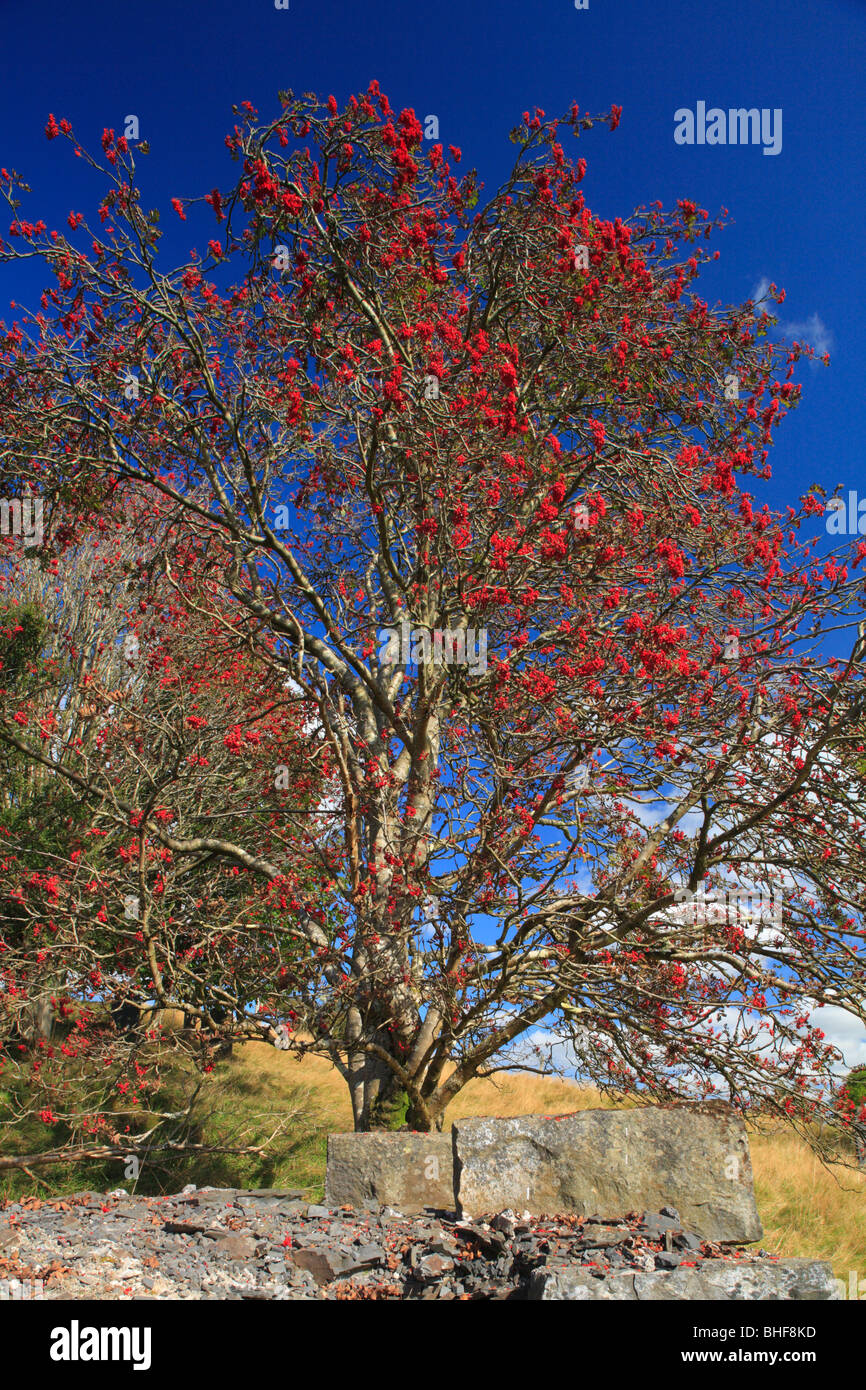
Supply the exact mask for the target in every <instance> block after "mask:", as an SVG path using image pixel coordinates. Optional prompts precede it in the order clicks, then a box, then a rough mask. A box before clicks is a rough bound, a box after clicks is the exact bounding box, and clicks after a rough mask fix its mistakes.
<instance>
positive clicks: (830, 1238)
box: [0, 1043, 866, 1280]
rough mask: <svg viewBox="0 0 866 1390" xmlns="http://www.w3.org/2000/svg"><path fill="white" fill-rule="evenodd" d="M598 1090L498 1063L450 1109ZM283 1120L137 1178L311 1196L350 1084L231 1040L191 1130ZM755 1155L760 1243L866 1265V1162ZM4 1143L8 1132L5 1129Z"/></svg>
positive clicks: (97, 1185) (60, 1185) (566, 1099)
mask: <svg viewBox="0 0 866 1390" xmlns="http://www.w3.org/2000/svg"><path fill="white" fill-rule="evenodd" d="M605 1104H607V1102H605V1101H604V1100H601V1099H600V1098H599V1097H598V1096H597V1095H596V1093H595V1092H593V1091H591V1090H587V1089H583V1088H581V1087H579V1086H577V1085H575V1084H574V1083H572V1082H569V1081H555V1080H544V1079H542V1078H539V1077H535V1076H530V1075H526V1074H512V1073H501V1074H499V1075H498V1076H496V1077H492V1078H489V1079H486V1080H483V1081H473V1082H471V1083H470V1084H469V1085H468V1086H467V1087H466V1088H465V1089H464V1090H463V1091H462V1092H461V1094H460V1095H459V1096H458V1097H457V1099H456V1100H455V1102H454V1104H453V1105H452V1106H451V1107H450V1109H449V1111H448V1117H447V1120H448V1121H453V1120H455V1119H458V1118H459V1117H460V1116H461V1115H526V1114H564V1113H567V1112H569V1111H573V1110H583V1109H588V1108H590V1107H592V1106H598V1105H605ZM281 1118H282V1119H285V1120H286V1124H285V1128H284V1130H283V1132H282V1133H280V1134H278V1135H277V1137H276V1139H275V1141H274V1144H273V1150H272V1152H271V1153H270V1154H269V1156H267V1157H257V1156H255V1155H253V1156H244V1157H235V1156H231V1155H225V1156H218V1155H217V1156H215V1155H202V1156H198V1157H193V1158H189V1159H185V1160H183V1161H182V1162H179V1161H177V1160H170V1161H168V1162H165V1163H163V1164H157V1163H156V1162H154V1163H152V1164H151V1165H149V1167H147V1168H144V1169H143V1170H142V1173H141V1176H140V1178H139V1181H138V1184H137V1190H139V1191H142V1192H159V1191H177V1189H178V1187H179V1186H180V1185H182V1184H183V1183H186V1182H195V1183H197V1184H198V1185H199V1186H203V1185H204V1184H206V1183H211V1184H214V1185H217V1186H246V1187H267V1186H278V1187H299V1188H304V1189H305V1190H306V1191H307V1192H308V1193H309V1196H310V1198H311V1199H316V1198H320V1197H321V1195H322V1186H323V1181H324V1168H325V1144H326V1138H327V1135H328V1133H329V1132H331V1131H333V1130H345V1129H351V1127H352V1119H351V1110H350V1106H349V1098H348V1093H347V1091H346V1087H345V1084H344V1082H343V1080H342V1078H341V1077H340V1076H339V1074H338V1073H337V1072H336V1071H335V1070H334V1068H333V1067H332V1066H331V1065H330V1064H329V1063H327V1062H325V1061H322V1060H321V1059H319V1058H315V1057H310V1058H307V1059H305V1060H304V1061H303V1062H298V1061H297V1060H296V1059H294V1058H291V1057H288V1056H287V1055H286V1054H285V1053H282V1052H277V1051H275V1050H274V1049H273V1048H266V1047H261V1046H259V1045H257V1044H255V1043H251V1044H248V1045H246V1046H244V1047H241V1048H237V1049H236V1051H235V1057H234V1059H233V1060H232V1061H231V1062H230V1063H221V1064H220V1065H219V1066H218V1067H217V1068H216V1069H215V1071H214V1072H213V1074H212V1075H211V1076H210V1077H208V1078H207V1080H206V1082H205V1086H204V1087H203V1092H202V1116H201V1120H200V1126H199V1131H200V1132H199V1140H200V1142H205V1143H214V1142H217V1141H218V1140H222V1141H223V1142H230V1143H235V1144H241V1143H250V1142H254V1143H261V1142H262V1141H263V1140H264V1139H265V1138H267V1137H268V1136H270V1135H271V1134H272V1132H273V1130H274V1129H275V1127H276V1126H277V1124H278V1122H279V1121H280V1119H281ZM0 1119H2V1116H0ZM13 1142H14V1143H15V1145H16V1146H17V1145H21V1146H22V1147H21V1148H20V1149H19V1152H27V1151H28V1148H29V1151H30V1152H33V1151H34V1150H35V1149H36V1148H39V1147H41V1146H42V1144H44V1130H43V1131H42V1133H41V1134H40V1135H38V1136H37V1135H36V1134H33V1135H27V1134H20V1135H16V1137H15V1139H14V1141H13ZM751 1146H752V1161H753V1165H754V1170H755V1185H756V1191H757V1199H758V1209H759V1211H760V1214H761V1219H762V1221H763V1223H764V1228H765V1238H764V1242H763V1244H764V1247H765V1248H766V1249H768V1250H772V1251H774V1252H777V1253H779V1254H781V1255H807V1256H812V1257H820V1258H823V1259H827V1260H830V1261H831V1262H832V1264H833V1266H834V1269H835V1273H836V1275H837V1277H838V1278H842V1279H844V1280H847V1278H848V1272H849V1270H855V1271H857V1272H858V1273H859V1274H863V1275H864V1277H866V1173H862V1174H861V1173H851V1172H850V1171H849V1170H846V1169H843V1168H838V1169H836V1170H835V1171H831V1170H828V1169H826V1168H823V1167H822V1166H821V1164H820V1163H819V1162H818V1160H817V1159H816V1158H815V1157H814V1155H813V1154H812V1153H811V1151H810V1150H809V1149H808V1148H807V1147H806V1146H805V1145H804V1144H803V1143H802V1141H800V1140H799V1139H797V1138H796V1136H794V1135H792V1134H790V1133H789V1132H787V1131H784V1130H781V1129H778V1128H774V1129H771V1130H761V1131H754V1132H753V1133H752V1136H751ZM2 1147H3V1149H5V1151H6V1152H9V1151H10V1149H11V1147H12V1143H11V1142H7V1141H4V1143H3V1146H2ZM116 1186H122V1187H125V1188H126V1189H127V1190H132V1189H133V1187H134V1186H135V1184H133V1183H131V1182H129V1181H128V1180H127V1179H125V1177H124V1174H123V1171H122V1165H121V1164H113V1165H106V1164H90V1165H87V1166H86V1167H85V1166H84V1165H82V1166H81V1167H79V1168H78V1169H76V1170H75V1171H74V1172H70V1171H69V1170H68V1169H59V1168H55V1169H51V1170H45V1169H39V1174H38V1181H34V1180H33V1178H28V1176H27V1175H26V1174H22V1173H18V1172H16V1173H6V1174H2V1175H0V1195H2V1196H9V1197H13V1196H18V1195H20V1194H21V1193H23V1192H27V1193H38V1194H39V1195H41V1196H43V1197H44V1196H48V1195H51V1194H57V1193H60V1192H69V1191H75V1190H82V1189H84V1188H92V1189H96V1190H105V1189H107V1188H111V1187H116Z"/></svg>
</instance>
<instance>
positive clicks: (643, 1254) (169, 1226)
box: [0, 1187, 772, 1300]
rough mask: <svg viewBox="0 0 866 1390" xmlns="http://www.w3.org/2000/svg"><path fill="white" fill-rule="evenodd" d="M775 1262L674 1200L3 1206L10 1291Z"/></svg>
mask: <svg viewBox="0 0 866 1390" xmlns="http://www.w3.org/2000/svg"><path fill="white" fill-rule="evenodd" d="M771 1258H772V1257H770V1256H767V1255H766V1252H764V1251H759V1252H757V1253H755V1252H752V1251H745V1250H738V1249H735V1248H732V1247H729V1246H718V1245H712V1244H709V1243H708V1242H706V1241H702V1240H701V1239H700V1238H699V1237H698V1236H696V1235H694V1234H693V1233H691V1232H689V1231H687V1230H684V1229H683V1227H682V1224H681V1222H680V1219H679V1216H678V1214H677V1212H676V1211H675V1210H674V1209H673V1208H671V1207H665V1208H663V1209H662V1211H660V1212H641V1213H638V1212H630V1213H628V1214H627V1215H624V1216H623V1217H622V1219H619V1220H600V1219H598V1218H593V1217H591V1216H589V1217H578V1216H573V1215H567V1216H542V1217H530V1216H529V1215H528V1214H521V1213H516V1212H500V1213H498V1214H492V1215H491V1216H490V1217H488V1218H487V1219H484V1220H474V1221H459V1220H458V1219H457V1218H456V1216H455V1214H454V1213H453V1212H439V1211H433V1210H431V1209H429V1208H428V1209H425V1211H424V1212H422V1213H420V1214H413V1215H408V1214H404V1213H402V1212H398V1211H395V1210H394V1209H393V1208H390V1207H379V1206H376V1205H375V1204H373V1203H370V1204H369V1207H368V1208H365V1209H353V1208H351V1207H341V1208H340V1209H339V1210H336V1211H332V1210H329V1209H328V1208H325V1207H322V1206H316V1205H311V1204H309V1203H308V1202H307V1201H305V1200H304V1198H303V1194H301V1193H298V1192H291V1191H278V1190H267V1191H260V1192H251V1191H245V1190H237V1189H228V1188H201V1189H199V1190H196V1189H194V1188H192V1187H189V1188H184V1190H183V1192H180V1193H177V1194H176V1195H174V1196H167V1197H139V1196H128V1195H127V1194H126V1193H125V1192H120V1191H116V1192H112V1193H109V1194H107V1195H99V1194H94V1193H78V1194H76V1195H75V1196H73V1197H69V1198H67V1199H64V1200H57V1201H42V1200H40V1199H38V1198H28V1199H25V1200H24V1201H23V1202H7V1203H4V1204H2V1205H0V1298H3V1299H8V1298H20V1297H22V1296H33V1293H34V1292H36V1293H37V1294H38V1293H39V1292H40V1290H39V1287H38V1286H37V1285H34V1283H33V1281H36V1280H41V1281H42V1287H41V1296H42V1297H43V1298H45V1299H117V1300H125V1299H246V1298H256V1299H308V1300H309V1299H316V1300H321V1299H331V1300H342V1299H405V1300H418V1299H420V1300H429V1299H506V1298H517V1299H520V1298H525V1296H526V1290H527V1286H528V1283H529V1276H530V1274H531V1273H532V1271H533V1270H534V1269H538V1268H539V1267H540V1266H544V1265H546V1264H548V1263H551V1264H552V1263H556V1264H558V1265H560V1264H562V1263H563V1262H564V1261H565V1262H568V1263H572V1262H573V1263H574V1265H575V1266H582V1267H583V1268H585V1269H586V1270H588V1271H590V1272H591V1273H592V1274H594V1275H595V1276H596V1277H598V1278H599V1279H604V1278H605V1277H606V1275H607V1274H608V1273H618V1272H624V1271H628V1270H634V1271H640V1272H643V1273H649V1272H651V1271H653V1270H672V1269H676V1268H680V1267H689V1266H691V1267H694V1266H696V1265H702V1264H704V1263H705V1262H709V1261H724V1262H725V1263H728V1264H729V1263H730V1262H731V1261H740V1262H747V1263H749V1264H754V1263H763V1262H764V1261H766V1260H768V1259H771ZM28 1281H29V1282H28Z"/></svg>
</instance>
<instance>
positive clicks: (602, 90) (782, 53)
mask: <svg viewBox="0 0 866 1390" xmlns="http://www.w3.org/2000/svg"><path fill="white" fill-rule="evenodd" d="M289 6H290V7H289V9H288V10H277V9H276V8H275V5H274V0H243V2H242V3H229V0H209V3H208V4H205V5H202V4H195V5H193V4H191V3H190V0H151V3H149V4H148V5H146V6H139V5H124V4H117V3H116V0H114V3H109V2H108V0H76V4H75V5H74V6H69V7H61V6H56V7H51V8H50V9H44V8H43V7H36V6H34V5H33V4H32V0H0V23H2V45H0V51H2V58H0V71H2V81H0V164H3V165H6V166H7V167H8V166H13V167H15V168H16V169H18V170H19V171H20V172H22V173H23V174H24V175H25V176H26V177H27V178H28V179H29V182H30V183H31V186H32V187H33V190H34V193H33V196H32V198H31V199H28V201H27V203H26V205H25V208H24V210H23V215H25V216H29V215H31V214H32V215H33V217H34V218H35V217H38V216H43V217H44V218H45V220H46V221H47V222H48V224H49V226H53V225H58V224H59V223H60V222H62V221H63V220H64V219H65V217H66V215H67V213H68V212H69V211H70V209H71V208H87V209H88V210H89V207H90V199H89V198H88V197H87V195H86V192H85V190H86V189H87V188H90V189H92V190H93V194H94V195H95V191H96V189H95V185H94V183H93V182H92V181H91V180H90V179H89V178H88V177H86V171H85V170H84V169H83V168H82V165H81V164H80V163H79V162H78V161H77V160H75V159H74V158H73V157H72V156H71V152H70V150H69V147H68V145H67V144H66V142H65V141H56V142H54V143H53V144H49V143H48V142H47V141H46V140H45V138H44V134H43V127H44V124H45V120H46V117H47V115H48V112H49V111H53V112H54V113H55V115H56V116H57V117H58V118H59V117H60V116H65V117H66V118H67V119H69V120H71V121H72V123H73V125H74V127H75V129H76V131H77V133H78V134H79V137H80V138H81V139H82V140H83V141H84V143H85V144H87V145H97V144H98V140H99V137H100V135H101V133H102V129H103V127H104V126H106V125H108V126H114V127H115V128H116V129H118V130H120V129H122V128H123V122H124V118H125V116H127V115H128V114H130V113H132V114H135V115H137V116H138V117H139V121H140V126H141V134H142V137H143V138H146V139H148V141H149V142H150V146H151V151H152V153H151V155H150V158H149V159H148V160H147V161H143V163H144V165H145V168H146V170H147V174H146V184H145V190H146V197H147V199H148V201H149V204H150V205H160V206H163V207H164V208H165V215H164V219H163V225H164V227H166V229H167V230H168V231H169V235H168V236H166V238H165V241H164V243H163V245H164V248H165V250H166V251H167V252H170V253H171V254H172V259H174V257H175V256H176V258H177V259H181V258H183V256H184V255H185V252H186V251H187V249H188V241H189V240H191V236H192V234H191V233H190V232H188V231H186V229H185V228H183V227H182V226H181V225H180V224H177V223H176V221H175V219H174V217H173V215H172V213H171V209H170V206H169V199H170V198H171V197H173V196H178V195H194V194H199V193H203V192H206V191H207V190H209V189H210V188H212V187H213V186H214V185H215V184H216V185H219V186H222V187H225V186H226V185H227V184H228V183H230V182H231V181H233V178H234V177H235V175H236V172H237V171H236V166H235V165H233V164H232V162H231V161H230V159H229V158H228V153H227V151H226V150H225V148H224V145H223V136H224V134H225V132H226V131H227V130H228V129H230V127H231V125H232V123H233V122H232V118H231V112H230V107H231V105H232V103H233V102H239V101H242V100H245V99H246V100H250V101H252V102H253V103H254V104H255V105H256V106H257V107H258V108H259V109H260V110H261V111H262V113H263V114H265V113H269V112H270V111H272V110H274V111H275V110H276V93H277V91H278V90H279V89H280V88H281V87H291V88H292V89H294V90H295V91H299V92H300V91H317V92H321V93H323V94H328V93H331V92H333V93H334V95H335V96H336V97H337V98H338V100H339V101H341V102H342V100H343V99H344V98H345V97H346V96H347V95H348V94H349V93H350V92H351V91H358V90H360V89H361V88H364V87H366V86H367V84H368V82H369V81H370V79H371V78H373V77H375V78H377V79H378V80H379V82H380V83H381V85H382V87H383V89H384V90H385V91H386V92H387V93H388V95H389V97H390V99H391V101H392V104H393V105H395V106H397V107H398V108H399V107H402V106H412V107H414V108H415V111H416V113H417V114H418V115H419V116H422V117H423V116H425V115H427V114H430V113H432V114H436V115H437V116H438V117H439V120H440V130H441V136H442V139H443V141H445V142H446V143H447V142H453V143H454V144H457V145H459V146H461V148H462V149H463V151H464V164H463V167H464V168H466V167H467V166H471V165H474V166H475V167H477V168H478V170H479V173H480V175H481V177H482V179H483V180H484V182H485V183H486V185H487V188H488V189H489V190H490V191H491V192H492V190H493V188H494V187H495V185H496V184H497V183H498V182H499V181H500V180H501V179H502V178H503V177H504V175H505V173H506V171H507V168H508V163H509V159H510V156H511V154H512V153H513V147H512V146H511V145H510V144H509V143H508V139H507V134H508V131H509V130H510V129H511V127H512V126H513V125H514V124H516V123H517V121H518V119H519V117H520V114H521V113H522V111H523V110H524V109H525V108H526V107H528V106H535V105H538V106H541V107H542V108H543V109H544V110H545V111H546V112H548V113H549V114H552V113H554V112H559V111H564V110H565V109H566V108H567V107H568V105H569V104H570V103H571V101H572V100H576V101H577V102H578V103H579V105H580V107H581V109H582V110H589V111H592V112H595V111H601V110H607V109H608V108H609V107H610V105H611V104H612V103H616V104H617V105H621V106H622V107H623V117H622V123H621V125H620V127H619V129H618V130H617V131H616V132H615V133H614V134H611V133H610V132H608V131H607V130H606V129H604V128H599V129H597V130H595V131H593V132H591V133H590V134H589V135H588V136H586V137H583V138H582V140H581V143H580V146H579V152H580V153H581V154H582V155H583V156H584V157H586V158H587V159H588V162H589V169H588V173H587V177H586V179H585V181H584V185H583V186H584V190H585V194H586V197H587V201H588V202H589V204H590V206H591V207H592V208H593V211H595V212H597V213H599V214H601V215H604V216H610V217H612V216H615V215H621V216H624V215H627V214H628V213H629V211H631V210H632V209H633V208H634V207H635V206H636V205H637V204H639V203H646V202H649V201H651V200H653V199H654V198H660V199H662V201H663V202H664V203H665V204H666V205H667V204H670V203H671V202H673V201H674V200H675V199H677V198H681V197H691V198H693V199H694V200H695V201H696V202H697V203H698V205H699V206H701V207H705V208H707V209H709V211H710V212H711V213H715V212H716V211H717V210H718V209H719V208H720V207H722V206H725V207H727V208H728V209H729V210H730V214H731V217H732V219H733V224H732V225H731V226H730V227H729V228H728V229H727V230H726V231H725V232H724V233H722V234H721V236H720V237H719V238H718V239H717V240H716V241H715V242H714V245H716V246H717V247H718V248H719V249H720V250H721V253H722V254H721V259H720V261H719V262H717V263H716V264H715V265H714V266H712V267H711V268H710V269H709V270H708V271H707V272H706V273H705V274H704V275H703V276H702V278H701V280H700V281H699V283H698V289H699V292H700V293H702V294H703V296H704V297H705V298H707V299H708V300H709V301H710V303H711V304H713V303H715V302H716V301H717V300H721V301H722V302H724V303H728V302H734V301H740V300H742V299H744V298H747V297H749V296H750V295H751V294H752V293H753V291H754V289H755V286H756V285H757V284H758V283H759V282H760V281H761V280H762V279H765V280H774V281H775V282H776V283H777V284H778V285H780V286H784V287H785V289H786V291H787V300H786V303H785V304H784V306H783V307H782V310H781V311H780V312H781V313H782V314H783V315H784V319H785V321H786V322H787V323H789V324H797V325H801V326H802V325H805V324H810V325H812V334H813V338H814V339H815V341H816V342H817V343H818V345H820V346H821V347H822V348H823V347H825V346H828V345H829V347H830V352H831V366H830V368H829V369H824V368H822V367H813V368H810V367H808V366H803V368H802V376H803V379H804V382H805V387H806V390H805V399H804V402H803V404H802V406H801V407H800V409H799V410H798V411H797V412H795V414H794V415H793V416H791V417H789V419H788V420H787V421H786V422H785V424H784V425H783V427H782V429H781V430H780V432H779V436H778V439H779V444H778V447H777V448H776V449H775V450H774V451H773V453H772V455H771V462H772V463H773V468H774V473H775V479H774V482H773V484H772V485H771V487H770V490H769V492H768V494H767V500H770V501H771V502H774V503H776V504H785V503H787V502H795V501H796V497H797V495H798V494H799V493H800V491H801V490H803V489H804V488H805V487H807V486H808V485H809V484H810V483H811V482H812V481H818V482H820V483H821V484H822V485H823V486H824V487H826V488H827V489H828V491H829V490H832V488H833V487H834V486H835V485H836V484H837V483H843V484H844V485H845V487H846V488H853V489H855V490H859V491H861V492H864V493H866V483H864V482H863V480H862V470H863V461H862V450H861V444H860V441H861V439H862V438H863V437H864V433H866V431H864V426H866V390H864V381H866V346H864V339H863V332H862V306H863V305H864V304H866V260H864V257H863V251H862V219H863V210H864V207H866V187H864V184H866V179H864V155H863V152H864V148H866V0H821V4H820V6H817V5H796V4H793V5H792V4H791V2H790V0H761V3H760V4H756V3H755V0H728V3H726V4H724V5H715V6H707V5H698V4H695V3H694V0H661V3H656V4H652V3H647V0H641V2H640V3H638V0H589V8H588V9H587V10H576V9H575V6H574V2H573V0H535V3H530V0H499V3H493V0H474V3H471V4H467V3H466V0H438V2H437V3H435V4H410V3H398V2H397V0H368V3H366V4H363V5H361V4H353V3H349V0H289ZM698 101H705V102H706V104H707V107H711V106H719V107H721V108H723V109H728V108H730V107H738V106H746V107H753V106H756V107H759V108H765V107H766V108H770V109H775V108H781V109H782V112H783V127H782V128H783V142H782V150H781V153H780V154H778V155H777V156H767V155H764V154H763V152H762V149H761V147H760V146H751V145H748V146H739V145H737V146H715V147H713V146H707V145H705V146H703V147H701V146H697V145H695V146H692V147H686V146H681V145H677V144H675V142H674V138H673V137H674V112H675V110H677V109H678V108H680V107H691V108H693V109H694V107H695V105H696V103H697V102H698ZM571 149H577V147H576V146H575V144H574V142H571V141H570V142H569V150H571ZM38 278H39V281H40V287H41V277H38ZM36 287H37V279H36V277H34V279H33V280H32V281H31V282H30V283H28V282H27V280H26V279H25V280H23V281H22V277H21V271H20V269H19V270H12V269H11V268H8V267H4V268H0V317H2V318H5V319H7V321H8V320H9V318H11V317H12V316H13V315H12V314H11V313H10V310H9V301H10V299H13V298H16V297H18V296H20V297H21V298H22V299H25V300H30V301H31V302H32V298H33V297H34V292H35V290H36ZM799 331H800V333H801V335H802V336H804V337H805V336H807V333H806V330H805V329H804V328H802V327H801V328H800V330H799ZM762 500H763V497H762Z"/></svg>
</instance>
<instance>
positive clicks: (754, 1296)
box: [529, 1260, 842, 1302]
mask: <svg viewBox="0 0 866 1390" xmlns="http://www.w3.org/2000/svg"><path fill="white" fill-rule="evenodd" d="M841 1298H842V1295H841V1293H840V1292H839V1288H838V1285H837V1281H836V1280H835V1279H834V1277H833V1269H832V1266H831V1265H829V1264H825V1263H824V1262H823V1261H822V1260H779V1261H778V1262H774V1261H771V1260H766V1261H761V1262H760V1263H756V1264H733V1263H732V1264H725V1263H724V1262H723V1261H721V1260H719V1261H713V1262H712V1263H709V1262H708V1263H705V1264H704V1265H703V1266H702V1267H701V1268H700V1269H677V1270H674V1271H673V1272H672V1273H670V1274H668V1273H663V1272H661V1271H656V1273H654V1274H634V1273H632V1272H629V1273H626V1272H623V1273H621V1274H611V1275H607V1276H606V1277H605V1278H604V1279H596V1278H594V1277H593V1276H592V1275H591V1274H590V1273H589V1272H588V1271H587V1270H582V1269H578V1268H575V1267H574V1266H573V1265H561V1266H553V1267H547V1268H544V1269H536V1270H534V1271H533V1274H532V1276H531V1278H530V1281H529V1299H530V1301H532V1302H557V1301H558V1302H585V1301H587V1300H590V1299H613V1300H631V1301H633V1302H666V1301H668V1300H673V1299H676V1300H677V1301H681V1300H682V1299H726V1300H754V1301H756V1302H761V1301H766V1300H770V1299H773V1300H787V1299H796V1300H801V1301H804V1302H816V1301H819V1300H821V1301H823V1300H833V1301H839V1300H840V1299H841Z"/></svg>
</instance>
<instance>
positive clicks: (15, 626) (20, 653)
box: [0, 603, 46, 690]
mask: <svg viewBox="0 0 866 1390" xmlns="http://www.w3.org/2000/svg"><path fill="white" fill-rule="evenodd" d="M45 629H46V618H45V614H44V613H43V611H42V609H41V608H40V607H39V605H38V604H36V603H18V604H15V603H6V604H2V605H0V685H2V686H3V687H5V688H6V689H7V690H11V689H13V688H14V689H16V690H17V689H19V688H21V686H22V685H23V684H24V682H25V678H26V675H27V671H28V668H29V667H31V666H33V665H34V664H35V663H36V661H37V660H38V658H39V654H40V652H41V650H42V644H43V642H44V640H45Z"/></svg>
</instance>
